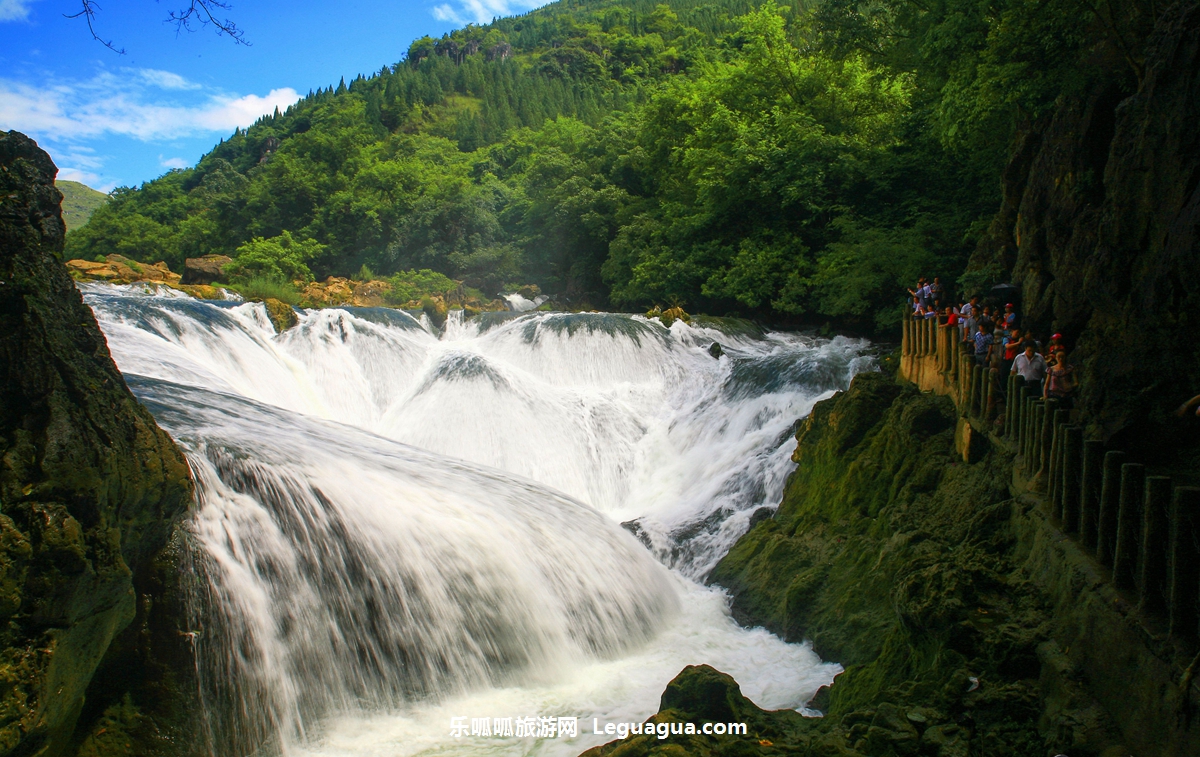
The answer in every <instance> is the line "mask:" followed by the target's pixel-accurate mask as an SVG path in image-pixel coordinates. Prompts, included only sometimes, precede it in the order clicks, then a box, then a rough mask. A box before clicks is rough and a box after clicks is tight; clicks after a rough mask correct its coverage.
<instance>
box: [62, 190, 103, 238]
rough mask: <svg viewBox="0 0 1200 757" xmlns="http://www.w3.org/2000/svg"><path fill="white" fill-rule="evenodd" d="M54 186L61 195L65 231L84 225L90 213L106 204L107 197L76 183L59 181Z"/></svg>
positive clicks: (90, 215)
mask: <svg viewBox="0 0 1200 757" xmlns="http://www.w3.org/2000/svg"><path fill="white" fill-rule="evenodd" d="M54 186H56V187H58V191H59V192H62V195H63V201H62V211H63V221H64V222H66V224H67V231H73V230H74V229H78V228H80V227H81V226H83V225H84V224H86V223H87V222H88V219H89V218H91V217H92V213H95V212H96V209H97V208H99V207H100V206H101V205H103V204H104V203H106V202H108V195H106V194H104V193H103V192H97V191H96V190H95V189H92V188H91V187H89V186H87V185H86V184H80V183H79V182H77V181H65V180H59V181H56V182H54Z"/></svg>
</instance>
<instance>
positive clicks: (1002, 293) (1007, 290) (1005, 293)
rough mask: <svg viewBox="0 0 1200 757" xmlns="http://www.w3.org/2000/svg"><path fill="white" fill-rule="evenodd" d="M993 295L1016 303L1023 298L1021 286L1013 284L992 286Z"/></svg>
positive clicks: (1004, 300) (1001, 299)
mask: <svg viewBox="0 0 1200 757" xmlns="http://www.w3.org/2000/svg"><path fill="white" fill-rule="evenodd" d="M991 296H992V297H994V298H996V299H997V300H1000V301H1001V302H1011V303H1013V304H1014V305H1015V304H1016V303H1017V302H1019V301H1020V299H1021V288H1020V287H1015V286H1013V285H1012V284H997V285H996V286H994V287H992V291H991Z"/></svg>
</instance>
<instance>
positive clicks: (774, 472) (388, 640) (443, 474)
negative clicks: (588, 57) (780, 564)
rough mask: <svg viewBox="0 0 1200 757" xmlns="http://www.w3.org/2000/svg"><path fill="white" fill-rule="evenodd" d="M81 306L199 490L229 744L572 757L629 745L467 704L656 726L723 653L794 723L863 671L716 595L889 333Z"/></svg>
mask: <svg viewBox="0 0 1200 757" xmlns="http://www.w3.org/2000/svg"><path fill="white" fill-rule="evenodd" d="M85 295H86V298H87V301H88V302H89V304H90V305H91V306H92V307H93V309H94V310H95V312H96V314H97V316H98V318H99V320H100V323H101V326H102V328H103V329H104V331H105V334H106V336H107V337H108V341H109V346H110V348H111V350H112V353H113V356H114V359H115V360H116V362H117V364H118V366H119V367H120V368H121V370H122V372H123V373H124V374H125V376H126V378H127V381H128V382H129V384H130V386H131V388H133V390H134V392H135V393H136V394H137V395H138V396H139V398H140V399H141V400H142V401H143V402H144V403H145V404H146V405H147V406H148V407H149V408H150V409H151V411H152V412H153V413H154V415H155V416H156V418H157V419H158V420H159V422H160V424H162V426H163V427H164V428H165V429H167V430H168V431H169V432H170V433H171V434H172V436H174V437H175V438H176V439H177V440H178V441H179V443H180V445H181V446H182V447H183V449H184V450H185V452H186V453H187V455H188V458H189V460H190V462H191V464H192V467H193V470H194V473H195V476H196V479H197V483H198V499H199V504H200V506H199V508H198V511H197V512H196V514H195V516H194V518H193V520H192V522H191V523H190V531H191V533H192V535H193V537H194V542H195V544H196V545H197V546H196V549H195V550H194V553H193V554H192V559H193V561H194V563H195V566H196V570H197V572H198V574H199V575H200V576H201V577H202V580H200V581H199V582H198V583H197V586H198V591H197V596H196V597H195V598H194V601H193V602H192V605H193V608H194V615H195V617H194V622H195V624H196V626H197V629H198V630H199V631H200V634H199V636H198V637H197V642H196V648H197V657H198V660H199V662H200V665H201V679H202V685H203V689H204V695H205V699H206V702H208V703H209V707H208V712H207V714H206V717H207V719H208V722H209V725H210V730H211V739H212V742H213V747H212V748H213V751H214V752H215V753H219V754H235V753H249V752H251V751H254V750H255V749H256V748H259V746H260V745H262V744H268V745H270V746H269V748H270V749H273V750H276V751H281V752H284V753H287V754H308V753H312V754H338V755H367V754H388V755H399V754H405V755H407V754H422V753H426V752H428V753H434V752H438V753H447V750H450V751H451V752H452V753H456V754H458V753H464V754H465V753H481V754H529V753H535V752H536V753H538V754H577V753H578V752H580V751H582V750H583V749H585V748H587V747H588V746H591V745H593V744H596V743H601V742H603V741H604V740H606V738H608V737H605V736H603V735H593V734H590V733H588V732H587V731H588V730H589V729H588V728H584V729H583V730H584V733H581V734H580V735H579V736H578V737H576V738H573V739H565V738H557V739H543V740H540V741H538V740H533V739H516V738H499V737H491V738H475V739H469V738H468V739H466V740H462V739H460V740H454V739H452V738H451V737H450V728H449V725H450V717H452V716H459V715H462V716H474V715H477V716H479V717H493V716H496V717H498V716H500V715H505V716H514V715H515V716H524V715H539V714H542V715H562V716H568V715H569V716H578V717H581V718H583V719H585V722H586V723H590V722H591V720H590V719H591V718H593V717H598V718H601V719H602V720H603V719H608V720H615V719H622V720H642V719H644V718H645V717H647V716H648V715H649V714H651V713H652V712H653V711H654V710H655V709H657V707H656V705H657V700H658V695H659V693H660V692H661V690H662V688H663V686H664V685H665V684H666V682H667V681H668V680H670V678H671V677H673V676H674V675H675V673H677V672H678V671H679V669H681V668H682V667H683V666H684V665H687V664H696V663H702V662H704V663H709V664H712V665H714V666H716V667H718V668H720V669H722V670H726V671H727V672H729V673H731V674H733V675H734V676H735V677H736V678H737V679H738V680H739V682H740V683H741V684H742V686H743V690H744V691H745V692H746V693H747V695H749V696H751V698H753V699H754V700H755V701H756V702H758V703H759V704H760V705H762V706H766V707H798V706H800V705H801V704H803V702H804V701H805V700H806V699H807V698H808V697H810V696H811V695H812V693H813V692H814V691H815V690H816V689H817V688H818V687H819V686H820V685H822V684H824V683H827V682H828V681H829V680H830V679H831V678H832V676H833V675H834V674H835V673H836V672H837V670H838V668H837V667H836V666H835V665H826V664H822V663H820V661H819V660H817V658H816V657H815V655H813V654H812V652H811V650H809V649H808V648H807V647H805V646H801V645H789V644H784V643H782V642H780V641H779V640H778V639H776V638H775V637H773V636H771V635H770V634H767V633H766V632H764V631H762V630H761V629H759V630H752V631H748V630H744V629H740V628H738V627H737V626H736V624H734V623H733V621H732V620H731V619H730V618H729V616H728V611H727V610H726V608H725V601H724V598H723V595H721V594H720V593H719V592H717V591H715V590H711V589H707V588H704V587H703V586H702V585H700V584H699V583H697V582H696V579H699V578H702V577H703V576H704V575H705V574H706V573H707V572H708V571H709V570H710V569H711V567H712V566H713V565H714V564H715V563H716V561H717V560H719V559H720V557H721V556H722V555H723V554H724V552H725V551H726V550H727V549H728V548H729V546H730V545H731V544H732V542H733V541H734V540H736V538H737V537H738V536H740V535H741V534H742V533H744V531H745V530H746V528H747V526H748V523H749V520H750V517H751V515H752V514H753V513H754V512H756V511H757V510H759V509H760V508H763V507H771V506H774V505H775V504H777V503H778V501H779V499H780V496H781V492H782V486H783V481H784V478H785V477H786V475H787V473H788V471H789V470H790V465H791V464H790V460H789V456H790V452H791V448H792V446H793V444H792V443H791V440H790V436H791V432H792V429H793V424H794V422H795V420H796V419H797V418H800V417H802V416H803V415H805V414H806V413H807V412H808V410H809V408H810V407H811V405H812V403H813V402H815V401H816V400H817V399H819V398H821V397H822V396H825V395H826V394H827V393H828V392H830V391H831V390H833V389H836V388H838V387H841V386H844V385H845V384H846V383H847V382H848V380H849V378H850V376H851V375H852V374H853V373H854V372H855V371H856V370H859V369H862V368H864V367H866V366H868V365H869V363H870V358H869V357H867V356H865V355H864V350H865V347H866V345H865V344H864V343H861V342H856V341H853V340H845V339H835V340H815V339H812V338H809V337H803V336H799V335H793V334H778V333H767V334H760V333H757V332H755V331H754V330H753V329H749V328H744V327H740V326H736V325H735V326H734V327H731V326H730V325H729V324H720V323H717V322H712V323H710V324H708V325H707V326H705V325H701V324H694V325H691V326H689V325H687V324H683V323H681V322H677V323H676V324H675V325H674V326H672V328H671V329H669V330H668V329H665V328H663V327H662V326H661V325H660V324H659V323H658V322H656V321H647V320H646V319H644V318H641V317H637V316H625V315H613V314H598V313H597V314H562V313H557V314H556V313H536V314H515V313H514V314H485V315H484V316H481V317H477V318H475V319H473V320H472V321H470V322H464V321H463V319H462V313H461V312H452V313H451V317H450V318H449V319H448V320H447V322H446V324H445V325H444V327H443V329H444V330H443V333H442V334H441V338H438V337H437V336H435V335H434V334H433V333H431V331H430V330H429V329H427V328H426V327H423V326H422V324H421V323H420V322H418V321H417V320H414V319H413V318H412V317H410V316H408V315H407V314H405V313H402V312H399V311H394V310H387V309H347V310H320V311H306V312H302V313H301V314H300V323H299V325H298V326H296V327H295V328H293V329H291V330H289V331H287V332H285V333H284V334H280V335H276V334H275V333H274V329H273V328H272V327H271V325H270V321H269V320H268V319H267V317H266V313H265V310H264V308H263V307H262V306H261V305H259V304H254V303H247V304H236V303H210V302H200V301H195V300H190V299H182V298H172V297H164V296H146V295H145V294H140V293H138V292H137V291H134V290H131V289H128V288H119V287H107V286H87V287H85ZM713 341H718V342H720V343H721V344H722V346H723V348H724V352H725V356H724V357H721V358H720V359H715V358H713V357H712V356H711V355H710V354H709V352H708V350H707V348H708V347H709V345H710V344H711V343H712V342H713ZM560 492H561V493H560ZM585 503H586V504H585ZM622 522H624V523H625V525H626V528H622V527H621V525H620V523H622ZM631 531H632V532H634V533H636V534H637V538H635V537H634V535H633V534H632V533H630V532H631ZM639 538H640V539H641V541H642V543H643V544H645V545H646V546H649V547H650V550H651V551H650V552H648V551H647V550H646V549H645V548H643V546H642V545H641V544H639V542H638V539H639ZM655 557H657V558H658V559H657V560H656V559H654V558H655ZM664 566H665V567H664ZM672 569H673V570H672Z"/></svg>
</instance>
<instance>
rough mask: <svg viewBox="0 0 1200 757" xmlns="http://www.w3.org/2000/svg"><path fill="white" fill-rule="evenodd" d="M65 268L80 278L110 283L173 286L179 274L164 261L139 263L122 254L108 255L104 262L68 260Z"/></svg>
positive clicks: (178, 279)
mask: <svg viewBox="0 0 1200 757" xmlns="http://www.w3.org/2000/svg"><path fill="white" fill-rule="evenodd" d="M66 265H67V270H68V271H69V272H70V273H71V275H72V276H74V277H75V278H77V279H80V280H85V281H86V280H97V281H107V282H108V283H110V284H133V283H135V282H139V281H145V282H151V283H155V284H166V285H167V286H175V285H176V284H178V283H179V281H180V276H179V274H177V273H173V272H172V271H171V269H170V268H168V267H167V264H166V263H163V262H158V263H154V264H150V263H139V262H137V261H136V260H132V259H130V258H127V257H125V256H124V255H108V256H106V257H105V262H103V263H100V262H96V261H92V260H68V261H67V264H66Z"/></svg>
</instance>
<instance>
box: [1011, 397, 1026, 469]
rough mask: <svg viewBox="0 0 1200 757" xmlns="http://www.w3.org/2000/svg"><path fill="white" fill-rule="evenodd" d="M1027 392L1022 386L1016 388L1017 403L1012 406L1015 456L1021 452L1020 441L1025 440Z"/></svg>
mask: <svg viewBox="0 0 1200 757" xmlns="http://www.w3.org/2000/svg"><path fill="white" fill-rule="evenodd" d="M1028 393H1029V390H1028V389H1027V388H1026V387H1025V386H1024V385H1021V386H1018V387H1017V401H1016V403H1015V404H1014V405H1013V435H1012V439H1013V441H1014V442H1015V443H1016V445H1017V454H1020V452H1021V440H1022V439H1024V438H1025V397H1026V395H1027V394H1028Z"/></svg>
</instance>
